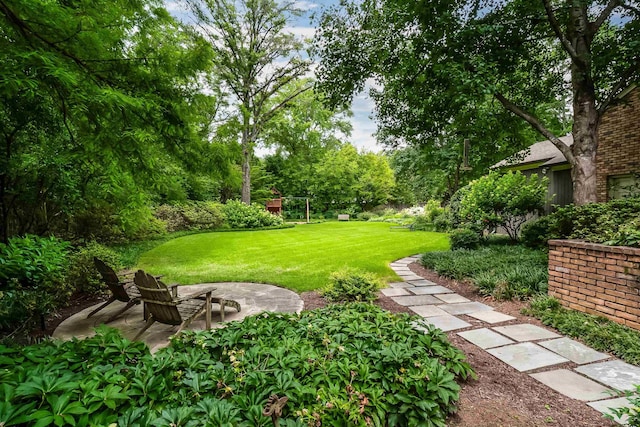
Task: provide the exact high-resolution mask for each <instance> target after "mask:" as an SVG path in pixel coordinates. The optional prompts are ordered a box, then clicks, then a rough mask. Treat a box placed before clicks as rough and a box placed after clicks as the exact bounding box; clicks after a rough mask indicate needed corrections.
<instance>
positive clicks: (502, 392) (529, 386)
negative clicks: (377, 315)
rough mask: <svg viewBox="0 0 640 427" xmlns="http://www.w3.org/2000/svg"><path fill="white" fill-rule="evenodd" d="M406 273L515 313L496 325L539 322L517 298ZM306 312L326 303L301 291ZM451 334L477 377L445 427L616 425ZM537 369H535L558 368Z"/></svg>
mask: <svg viewBox="0 0 640 427" xmlns="http://www.w3.org/2000/svg"><path fill="white" fill-rule="evenodd" d="M409 268H410V269H411V271H413V272H414V273H417V274H419V275H420V276H422V277H424V278H426V279H428V280H431V281H432V282H435V283H437V284H439V285H442V286H446V287H447V288H449V289H451V290H453V291H454V292H456V293H458V294H460V295H462V296H464V297H466V298H468V299H470V300H472V301H479V302H482V303H484V304H487V305H490V306H492V307H494V308H495V309H496V310H497V311H500V312H501V313H505V314H509V315H511V316H514V317H515V318H516V320H512V321H510V322H506V323H501V324H500V325H501V326H502V325H509V324H515V323H531V324H534V325H538V326H542V324H541V323H540V321H538V320H537V319H535V318H533V317H530V316H525V315H523V314H521V313H520V311H521V310H522V309H523V308H525V307H526V303H525V302H522V301H496V300H494V299H492V298H486V297H483V296H482V295H479V294H478V292H477V291H476V289H475V287H474V286H473V285H471V284H470V283H467V282H464V281H457V280H450V279H447V278H444V277H441V276H439V275H438V274H436V273H434V272H433V271H430V270H426V269H424V268H423V267H422V266H420V265H419V264H417V263H414V264H411V265H410V266H409ZM301 297H302V299H303V300H304V306H305V310H307V309H308V310H312V309H314V308H320V307H323V306H324V305H326V301H324V299H323V298H322V296H320V295H319V294H318V293H317V292H305V293H303V294H301ZM375 304H377V305H378V306H380V307H381V308H384V309H385V310H389V311H391V312H393V313H408V314H415V313H414V312H413V311H411V310H409V309H408V308H407V307H404V306H401V305H399V304H397V303H395V302H394V301H393V300H392V299H391V298H389V297H386V296H384V295H382V294H380V296H379V298H378V299H377V300H376V301H375ZM458 317H461V318H463V319H464V320H465V321H467V322H468V323H471V324H472V325H474V327H476V326H478V325H480V324H481V323H482V322H480V321H479V320H477V319H473V318H471V317H468V316H458ZM456 332H459V331H452V332H448V333H447V335H448V337H449V340H450V341H451V342H452V343H453V344H454V345H455V346H456V347H457V348H459V349H460V350H462V351H463V352H464V353H465V354H466V355H467V360H468V362H469V363H470V364H471V366H472V367H473V369H474V370H475V371H476V374H477V375H478V379H477V380H472V379H470V380H467V381H466V382H464V383H462V384H461V385H462V391H461V393H460V401H459V402H458V411H457V412H456V413H455V414H453V415H452V416H451V417H450V418H449V420H448V423H447V425H448V426H450V427H461V426H465V427H539V426H572V427H594V426H598V427H600V426H602V427H607V426H609V427H611V426H616V425H617V424H616V423H614V422H611V421H608V420H606V419H604V418H603V417H602V415H601V414H600V412H598V411H596V410H595V409H592V408H591V407H590V406H588V405H587V404H586V403H584V402H581V401H578V400H574V399H571V398H569V397H566V396H564V395H562V394H560V393H558V392H556V391H554V390H552V389H550V388H549V387H547V386H545V385H543V384H541V383H539V382H538V381H536V380H534V379H533V378H531V377H530V376H529V375H528V374H526V373H522V372H518V371H517V370H516V369H514V368H512V367H510V366H508V365H506V364H505V363H503V362H501V361H500V360H498V359H496V358H495V357H493V356H491V355H490V354H489V353H487V352H486V351H484V350H482V349H481V348H479V347H476V346H475V345H473V344H471V343H470V342H468V341H466V340H465V339H463V338H461V337H459V336H458V335H457V334H456ZM574 366H576V365H575V364H573V363H566V364H563V365H560V366H559V367H560V368H567V369H568V368H572V367H574ZM557 368H558V366H557V365H556V366H553V367H551V368H544V369H538V370H536V371H535V372H540V371H544V370H550V369H557Z"/></svg>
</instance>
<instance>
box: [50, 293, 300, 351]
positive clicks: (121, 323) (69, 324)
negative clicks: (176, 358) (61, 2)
mask: <svg viewBox="0 0 640 427" xmlns="http://www.w3.org/2000/svg"><path fill="white" fill-rule="evenodd" d="M209 286H213V287H215V288H216V290H215V291H214V292H213V295H214V296H216V297H221V296H223V297H225V298H226V299H230V300H235V301H237V302H238V303H240V306H241V308H242V311H241V312H240V313H238V312H236V310H235V308H232V307H227V308H226V310H225V323H226V322H231V321H234V320H241V319H244V318H245V317H247V316H251V315H253V314H257V313H260V312H263V311H278V312H285V313H299V312H300V311H301V310H302V308H303V305H304V303H303V301H302V299H300V297H299V296H298V294H296V293H295V292H293V291H290V290H288V289H284V288H279V287H277V286H273V285H267V284H263V283H237V282H233V283H232V282H224V283H203V284H198V285H189V286H180V287H179V288H178V294H179V296H181V297H182V296H188V295H190V294H193V293H195V292H198V291H199V290H201V289H203V288H206V287H209ZM123 304H124V303H122V302H118V301H116V302H114V303H113V304H110V305H109V306H107V307H106V308H104V309H103V310H101V311H99V312H98V313H96V314H95V315H94V316H92V317H90V318H87V315H88V314H89V313H90V312H91V311H92V310H94V309H95V308H96V307H97V306H98V305H99V304H97V305H95V306H92V307H88V308H86V309H84V310H82V311H80V312H79V313H76V314H74V315H73V316H71V317H69V318H68V319H65V320H64V321H63V322H62V323H61V324H60V325H59V326H58V327H57V328H56V330H55V331H54V333H53V337H54V338H58V339H62V340H69V339H71V338H74V337H75V338H86V337H90V336H93V335H94V334H95V331H94V328H95V327H96V326H99V325H101V324H103V323H104V322H105V320H106V319H108V318H109V317H110V316H111V315H112V314H113V313H115V312H117V311H118V310H119V309H121V308H122V307H123ZM142 311H143V310H142V305H141V304H140V305H136V306H134V307H132V308H131V309H129V310H127V311H126V312H125V313H123V314H122V315H121V316H120V317H118V318H117V319H115V320H114V321H112V322H110V323H109V324H108V325H109V326H111V327H114V328H117V329H119V330H120V332H121V333H122V335H123V336H124V337H126V338H129V339H133V337H134V336H135V335H136V334H137V333H138V331H139V330H140V329H142V327H143V326H144V324H145V321H144V319H143V313H142ZM204 317H205V316H204V314H203V315H201V316H199V317H198V318H196V319H195V320H194V321H193V322H192V323H191V325H189V328H187V329H189V330H202V329H205V318H204ZM212 322H213V323H212V328H220V327H222V326H223V325H224V323H220V307H219V306H218V304H213V308H212ZM177 328H178V327H177V326H170V325H163V324H160V323H155V324H154V325H152V326H151V327H150V328H149V329H148V330H147V331H146V332H145V333H144V334H143V335H142V337H141V340H142V341H144V342H145V343H146V344H147V345H148V346H149V348H150V349H151V351H155V350H157V349H159V348H162V347H165V346H167V345H168V343H169V337H170V336H171V335H173V334H175V332H176V330H177Z"/></svg>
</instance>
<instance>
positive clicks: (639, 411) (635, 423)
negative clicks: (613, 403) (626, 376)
mask: <svg viewBox="0 0 640 427" xmlns="http://www.w3.org/2000/svg"><path fill="white" fill-rule="evenodd" d="M624 395H625V396H626V397H627V401H628V402H629V407H626V406H623V407H620V408H610V412H611V413H605V414H604V416H605V418H608V419H610V420H614V421H620V420H621V419H622V417H625V416H626V417H627V419H626V420H625V422H624V425H627V426H630V427H640V384H636V386H635V390H627V391H625V392H624ZM614 415H615V417H614Z"/></svg>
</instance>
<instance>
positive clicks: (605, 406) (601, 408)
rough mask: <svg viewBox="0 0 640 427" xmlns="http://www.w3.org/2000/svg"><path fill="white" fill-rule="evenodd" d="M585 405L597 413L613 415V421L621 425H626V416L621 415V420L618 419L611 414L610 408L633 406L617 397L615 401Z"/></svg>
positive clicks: (602, 401)
mask: <svg viewBox="0 0 640 427" xmlns="http://www.w3.org/2000/svg"><path fill="white" fill-rule="evenodd" d="M587 405H589V406H591V407H592V408H593V409H595V410H596V411H598V412H601V413H603V414H611V415H613V419H614V420H615V421H616V422H618V423H620V424H622V425H627V420H628V418H629V416H628V415H623V416H622V418H618V417H617V416H616V415H614V414H613V412H611V409H610V408H631V407H632V406H633V405H632V404H631V403H629V401H628V400H627V398H626V397H618V398H617V399H607V400H598V401H597V402H589V403H587Z"/></svg>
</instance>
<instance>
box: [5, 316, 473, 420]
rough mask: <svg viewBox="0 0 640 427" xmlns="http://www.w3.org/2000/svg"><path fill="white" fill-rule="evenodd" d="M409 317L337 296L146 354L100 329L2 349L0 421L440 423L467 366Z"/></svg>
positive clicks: (441, 338) (182, 338)
mask: <svg viewBox="0 0 640 427" xmlns="http://www.w3.org/2000/svg"><path fill="white" fill-rule="evenodd" d="M415 321H416V319H415V318H413V319H412V318H410V317H409V316H406V315H394V314H391V313H389V312H386V311H383V310H380V309H379V308H377V307H375V306H372V305H369V304H354V305H347V306H345V305H334V306H329V307H327V308H324V309H320V310H315V311H306V312H303V313H302V314H300V315H287V314H273V313H272V314H267V313H264V314H260V315H256V316H251V317H248V318H246V319H245V320H244V321H242V322H233V323H230V324H229V325H228V326H227V327H226V328H224V329H220V330H215V331H206V332H197V333H194V332H189V333H184V334H182V335H179V336H178V337H177V338H175V339H174V340H173V342H172V344H171V346H170V347H168V348H167V349H163V350H160V351H159V352H157V353H156V354H154V355H151V354H150V353H149V351H148V349H147V347H146V346H145V345H144V344H142V343H136V342H130V341H127V340H125V339H122V338H121V337H120V336H119V335H118V333H117V332H115V331H114V330H112V329H108V328H102V329H100V330H99V333H98V335H97V336H95V337H93V338H89V339H86V340H82V341H77V340H74V341H70V342H65V343H59V342H45V343H42V344H39V345H34V346H27V347H22V348H6V347H0V382H1V383H2V387H0V419H1V420H3V421H4V422H6V425H15V424H19V423H28V424H31V425H38V426H44V425H49V424H51V423H54V424H56V425H87V424H92V425H108V424H111V423H118V424H119V425H127V426H136V425H139V426H148V425H175V426H191V425H205V426H206V425H211V426H221V425H229V426H235V425H240V426H242V425H246V426H270V425H274V424H273V419H279V425H280V426H303V425H348V424H352V425H389V426H392V425H397V426H411V425H426V426H431V425H432V426H444V425H445V419H446V417H447V416H448V415H449V414H450V413H451V412H453V411H454V410H455V402H456V401H457V400H458V395H459V390H460V387H459V386H458V384H457V383H456V379H464V378H467V377H469V376H470V375H472V371H471V368H470V367H469V365H468V364H467V363H465V362H464V356H463V355H462V353H461V352H460V351H459V350H457V349H456V348H454V347H453V346H451V345H450V344H449V343H448V341H447V337H446V335H445V334H443V333H442V332H441V331H439V330H435V329H432V328H428V331H426V332H423V331H421V330H417V329H415V328H414V322H415ZM267 402H272V403H273V404H272V405H269V404H267ZM270 409H271V411H270Z"/></svg>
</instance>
